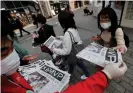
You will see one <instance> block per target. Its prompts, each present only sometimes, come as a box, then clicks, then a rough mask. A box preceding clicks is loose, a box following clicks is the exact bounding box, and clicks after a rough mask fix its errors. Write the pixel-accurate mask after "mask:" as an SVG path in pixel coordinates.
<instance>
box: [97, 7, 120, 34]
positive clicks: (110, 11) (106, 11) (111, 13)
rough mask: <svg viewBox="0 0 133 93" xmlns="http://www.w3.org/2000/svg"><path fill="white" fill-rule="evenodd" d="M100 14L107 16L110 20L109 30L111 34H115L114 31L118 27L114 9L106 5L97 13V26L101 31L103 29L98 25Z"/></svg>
mask: <svg viewBox="0 0 133 93" xmlns="http://www.w3.org/2000/svg"><path fill="white" fill-rule="evenodd" d="M101 15H105V16H106V15H107V16H108V18H109V19H110V21H111V27H110V28H109V31H110V32H111V34H112V35H115V31H116V29H117V28H118V22H117V15H116V13H115V11H114V10H113V9H112V8H109V7H106V8H104V9H102V10H101V11H100V13H99V14H98V20H97V23H98V28H99V29H100V30H101V32H102V31H104V29H103V28H102V27H101V25H100V16H101Z"/></svg>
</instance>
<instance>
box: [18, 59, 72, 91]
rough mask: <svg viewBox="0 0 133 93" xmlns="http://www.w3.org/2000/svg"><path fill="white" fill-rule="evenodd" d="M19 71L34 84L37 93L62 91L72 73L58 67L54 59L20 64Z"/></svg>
mask: <svg viewBox="0 0 133 93" xmlns="http://www.w3.org/2000/svg"><path fill="white" fill-rule="evenodd" d="M19 73H20V74H21V75H22V76H23V77H24V78H25V79H26V80H27V82H28V83H29V84H30V85H31V86H32V88H33V90H34V92H35V93H54V92H61V91H62V89H63V88H64V87H65V86H67V85H68V83H69V79H70V74H68V73H67V72H65V71H62V70H60V69H58V68H57V67H56V66H54V64H53V63H52V61H46V60H38V61H36V62H34V63H32V64H29V65H26V66H20V67H19Z"/></svg>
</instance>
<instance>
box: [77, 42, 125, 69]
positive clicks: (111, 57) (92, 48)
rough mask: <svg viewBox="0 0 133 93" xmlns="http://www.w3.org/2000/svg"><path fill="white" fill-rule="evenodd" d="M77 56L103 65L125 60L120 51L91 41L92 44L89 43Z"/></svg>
mask: <svg viewBox="0 0 133 93" xmlns="http://www.w3.org/2000/svg"><path fill="white" fill-rule="evenodd" d="M76 56H77V57H78V58H82V59H85V60H87V61H89V62H92V63H94V64H96V65H99V66H102V67H104V66H105V65H107V64H109V63H110V62H113V63H117V62H123V60H122V56H121V53H120V52H118V51H116V50H114V49H112V48H107V47H103V46H101V45H99V44H96V43H91V45H88V46H87V47H86V48H85V49H83V50H82V51H81V52H79V53H78V54H77V55H76Z"/></svg>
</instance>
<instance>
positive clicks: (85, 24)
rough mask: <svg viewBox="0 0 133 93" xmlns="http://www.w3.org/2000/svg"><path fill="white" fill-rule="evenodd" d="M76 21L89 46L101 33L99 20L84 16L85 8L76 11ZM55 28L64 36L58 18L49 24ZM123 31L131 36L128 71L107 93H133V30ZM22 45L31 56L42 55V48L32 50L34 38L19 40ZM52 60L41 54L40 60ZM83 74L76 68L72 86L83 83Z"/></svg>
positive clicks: (109, 87)
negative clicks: (90, 41)
mask: <svg viewBox="0 0 133 93" xmlns="http://www.w3.org/2000/svg"><path fill="white" fill-rule="evenodd" d="M74 14H75V17H74V18H75V21H76V25H77V27H78V32H79V35H80V37H81V39H82V40H83V42H84V44H85V45H88V43H89V42H88V41H89V39H90V38H91V37H92V36H94V35H97V34H98V33H100V30H99V29H98V28H97V19H95V18H94V17H92V16H84V14H83V8H81V9H78V10H77V11H74ZM47 23H48V24H51V25H53V26H54V30H55V33H56V35H57V36H58V35H63V29H62V28H61V26H60V25H59V23H58V20H57V17H55V18H52V19H51V20H49V21H48V22H47ZM26 30H28V31H30V32H33V31H36V27H35V26H31V27H30V28H26ZM123 31H124V32H125V33H126V34H127V35H128V36H129V39H130V41H131V42H130V47H129V48H128V51H127V53H126V54H124V55H123V60H124V61H125V63H126V64H127V66H128V70H127V72H126V74H125V75H124V77H122V78H121V79H119V80H111V82H110V83H109V86H108V88H107V89H106V91H105V93H133V29H129V28H124V29H123ZM19 41H21V42H20V44H21V45H22V47H24V48H26V49H27V50H28V51H29V52H30V53H31V54H34V53H41V51H40V48H32V38H31V36H30V35H26V34H25V36H24V37H22V38H19ZM44 58H47V59H50V57H49V55H48V54H46V53H41V56H40V57H39V58H38V59H44ZM84 63H85V64H86V66H87V68H88V70H89V72H90V73H91V74H94V73H95V72H96V69H95V66H94V65H93V64H91V63H89V62H84ZM82 74H83V72H82V71H81V70H80V69H79V68H78V67H76V69H75V72H74V75H73V77H72V79H71V81H70V84H75V83H77V82H79V81H81V79H80V76H81V75H82Z"/></svg>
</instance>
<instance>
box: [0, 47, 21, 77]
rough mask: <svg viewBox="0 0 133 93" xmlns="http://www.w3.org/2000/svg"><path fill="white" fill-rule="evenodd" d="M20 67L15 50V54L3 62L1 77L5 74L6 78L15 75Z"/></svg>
mask: <svg viewBox="0 0 133 93" xmlns="http://www.w3.org/2000/svg"><path fill="white" fill-rule="evenodd" d="M19 65H20V60H19V56H18V54H17V52H16V51H15V49H14V50H13V52H12V53H11V54H10V55H9V56H7V57H6V58H5V59H3V60H2V61H1V75H2V74H4V75H6V76H8V75H11V74H13V73H14V72H16V71H17V69H18V67H19Z"/></svg>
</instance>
